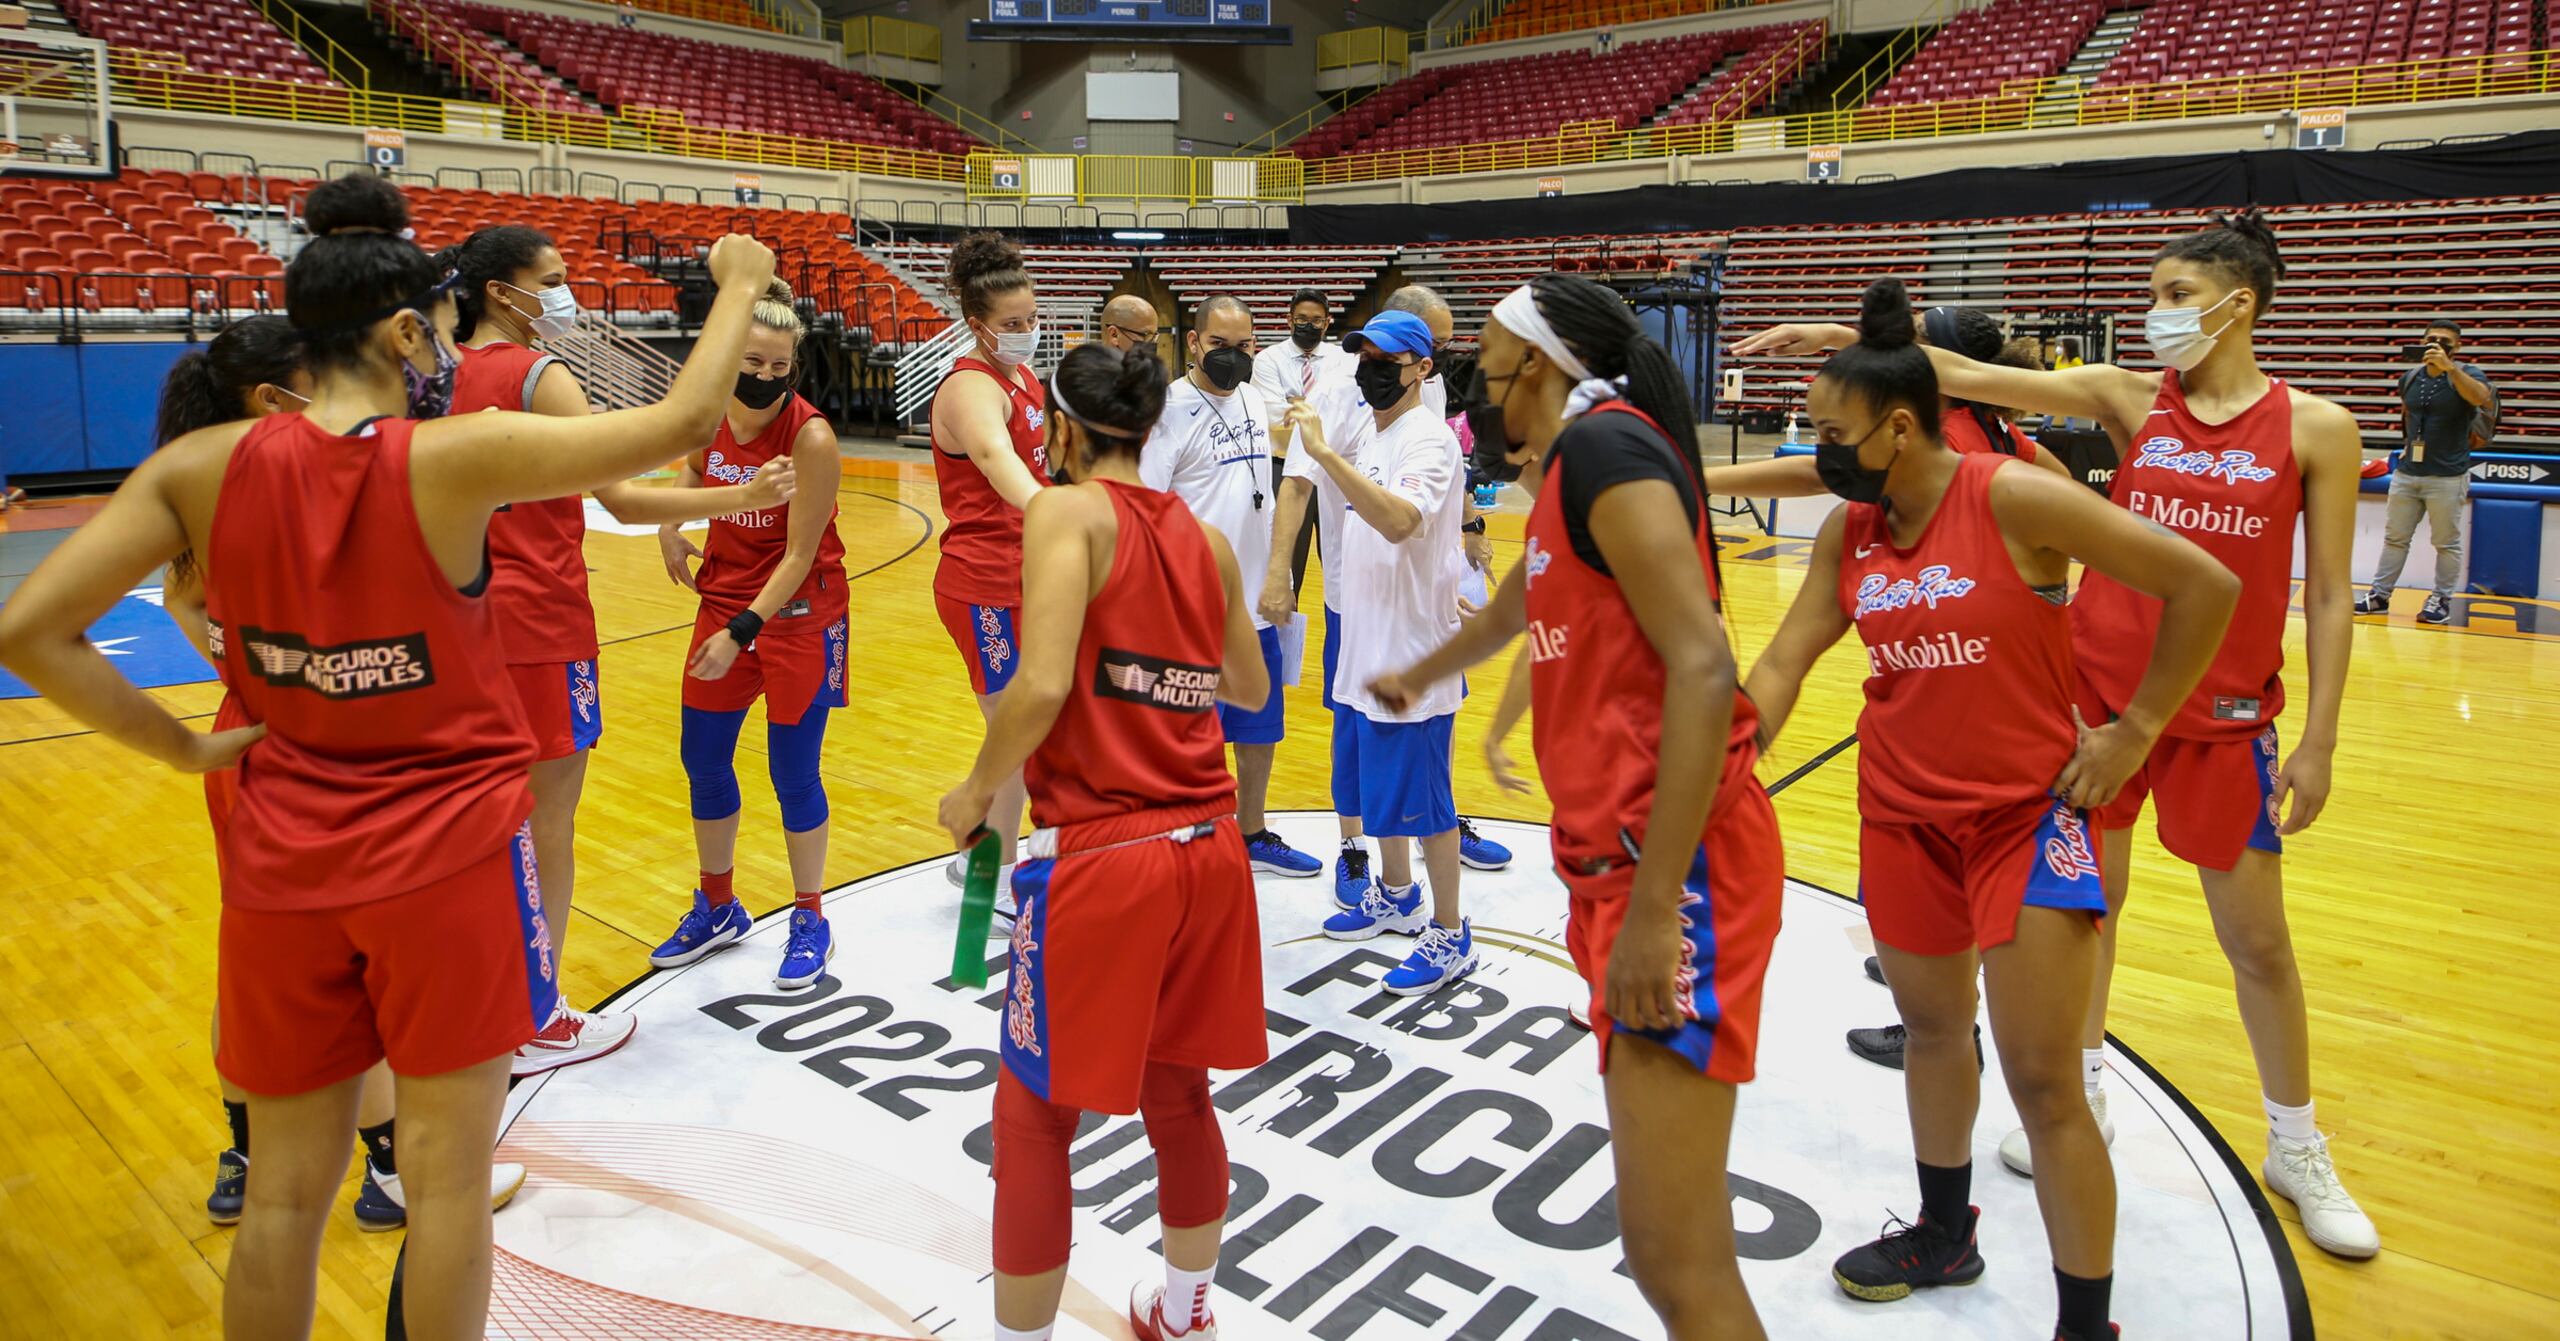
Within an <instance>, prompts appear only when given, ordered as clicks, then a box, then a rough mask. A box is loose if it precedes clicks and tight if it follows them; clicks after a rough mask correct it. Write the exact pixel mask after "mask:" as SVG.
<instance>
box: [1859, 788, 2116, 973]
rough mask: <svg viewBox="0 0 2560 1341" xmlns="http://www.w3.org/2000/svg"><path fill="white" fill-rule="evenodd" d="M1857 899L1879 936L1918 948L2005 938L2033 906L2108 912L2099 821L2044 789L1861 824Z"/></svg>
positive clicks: (1954, 948) (1936, 949)
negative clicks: (1960, 811)
mask: <svg viewBox="0 0 2560 1341" xmlns="http://www.w3.org/2000/svg"><path fill="white" fill-rule="evenodd" d="M1858 899H1859V901H1860V902H1862V903H1864V904H1866V906H1867V922H1868V925H1869V926H1870V927H1872V928H1873V929H1874V931H1875V937H1876V940H1877V941H1878V942H1879V943H1881V944H1885V945H1889V946H1892V947H1893V948H1894V949H1896V950H1900V951H1903V952H1904V953H1906V954H1915V955H1952V954H1962V953H1964V952H1965V951H1967V950H1972V949H1984V950H1988V949H1991V948H1992V947H1994V946H2000V945H2006V944H2008V943H2009V942H2010V941H2012V940H2014V939H2016V938H2017V935H2018V910H2019V909H2020V908H2023V907H2027V906H2029V905H2032V906H2035V907H2038V908H2066V909H2074V910H2077V911H2081V912H2086V913H2090V914H2093V915H2095V916H2097V917H2104V916H2106V913H2107V896H2106V893H2105V891H2104V890H2102V889H2101V888H2099V885H2098V832H2097V830H2096V828H2095V827H2094V826H2092V825H2091V824H2090V822H2089V817H2088V815H2087V813H2086V812H2085V811H2079V810H2074V809H2072V808H2071V807H2070V806H2067V805H2064V804H2063V803H2062V802H2060V801H2056V800H2053V799H2052V798H2050V797H2043V796H2039V797H2033V798H2030V799H2028V800H2025V801H2021V802H2019V803H2017V804H2016V805H2011V806H2005V807H2002V808H2000V809H1997V810H1992V811H1988V812H1985V813H1983V814H1981V815H1977V816H1968V817H1966V818H1965V819H1963V820H1959V821H1955V822H1951V823H1945V824H1886V823H1879V822H1877V821H1874V820H1868V821H1866V822H1864V823H1863V824H1861V825H1860V826H1859V827H1858Z"/></svg>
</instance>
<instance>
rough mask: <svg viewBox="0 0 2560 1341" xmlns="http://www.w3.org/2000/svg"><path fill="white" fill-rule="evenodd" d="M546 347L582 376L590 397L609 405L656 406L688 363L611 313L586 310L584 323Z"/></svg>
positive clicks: (582, 314)
mask: <svg viewBox="0 0 2560 1341" xmlns="http://www.w3.org/2000/svg"><path fill="white" fill-rule="evenodd" d="M542 347H543V348H544V349H545V350H547V351H549V352H550V353H553V354H557V355H559V356H560V358H561V360H562V361H563V362H565V363H567V364H568V365H569V369H570V371H572V372H575V373H576V374H577V375H578V381H579V383H580V385H582V386H584V387H586V389H587V399H588V400H589V401H591V402H593V403H595V404H596V405H598V406H601V407H602V408H604V409H608V410H628V409H634V408H636V407H638V406H642V405H655V404H656V403H658V402H659V401H662V400H665V399H666V398H667V393H668V392H669V391H672V390H673V389H674V388H675V384H676V372H677V370H678V369H679V368H681V367H683V365H682V364H680V363H678V362H676V361H675V360H674V359H672V358H669V357H667V356H666V354H665V353H663V352H661V351H660V350H659V349H658V348H657V347H656V346H654V345H652V344H650V343H649V342H648V341H646V340H643V339H641V338H639V337H638V336H635V335H632V334H631V333H629V332H627V331H625V330H623V329H622V328H621V327H618V326H616V325H614V324H613V322H612V321H610V320H609V319H607V318H604V317H602V316H599V315H597V314H595V313H593V312H584V311H582V312H580V313H579V314H578V324H577V326H576V327H574V328H572V329H571V330H569V331H568V332H567V333H565V334H563V335H561V336H559V337H558V338H556V339H551V340H545V341H543V343H542Z"/></svg>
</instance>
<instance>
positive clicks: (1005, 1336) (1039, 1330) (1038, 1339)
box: [996, 1322, 1058, 1341]
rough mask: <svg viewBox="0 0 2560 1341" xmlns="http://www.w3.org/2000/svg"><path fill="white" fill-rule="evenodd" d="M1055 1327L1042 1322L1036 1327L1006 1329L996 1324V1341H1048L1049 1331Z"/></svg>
mask: <svg viewBox="0 0 2560 1341" xmlns="http://www.w3.org/2000/svg"><path fill="white" fill-rule="evenodd" d="M1057 1325H1058V1324H1056V1323H1054V1322H1044V1323H1042V1324H1040V1325H1039V1326H1037V1327H1007V1326H1005V1325H1004V1324H1003V1323H997V1324H996V1341H1049V1329H1050V1328H1052V1327H1055V1326H1057Z"/></svg>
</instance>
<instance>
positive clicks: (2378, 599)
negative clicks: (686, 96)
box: [2356, 587, 2391, 615]
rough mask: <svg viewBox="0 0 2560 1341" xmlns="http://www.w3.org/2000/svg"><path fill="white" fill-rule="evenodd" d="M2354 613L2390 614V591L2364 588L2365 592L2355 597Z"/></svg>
mask: <svg viewBox="0 0 2560 1341" xmlns="http://www.w3.org/2000/svg"><path fill="white" fill-rule="evenodd" d="M2356 613H2357V614H2360V615H2387V614H2390V613H2391V593H2390V592H2387V591H2380V590H2376V589H2374V588H2371V587H2368V588H2366V589H2365V593H2364V594H2363V595H2362V596H2358V597H2357V598H2356Z"/></svg>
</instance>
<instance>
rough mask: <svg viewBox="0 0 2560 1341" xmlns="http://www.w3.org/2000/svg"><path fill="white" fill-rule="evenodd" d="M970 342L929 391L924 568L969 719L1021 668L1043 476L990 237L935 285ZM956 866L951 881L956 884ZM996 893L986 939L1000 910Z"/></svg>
mask: <svg viewBox="0 0 2560 1341" xmlns="http://www.w3.org/2000/svg"><path fill="white" fill-rule="evenodd" d="M943 282H944V284H945V286H946V287H947V288H948V289H949V291H950V293H951V297H952V299H953V300H954V301H956V302H958V303H959V304H960V315H961V317H962V319H963V320H965V321H967V322H968V323H969V333H970V334H971V335H973V336H976V337H977V344H976V345H975V346H974V347H973V348H972V349H971V350H970V351H969V353H967V354H965V355H962V356H961V358H960V359H959V360H958V361H957V362H955V363H953V364H952V365H951V371H950V373H948V374H947V375H945V376H944V377H943V379H942V385H941V386H940V387H938V388H936V389H935V390H934V393H933V410H932V426H933V478H934V482H935V483H936V484H937V485H939V486H940V488H941V493H942V520H943V531H942V562H941V563H940V564H939V565H938V566H937V567H935V569H934V570H933V608H934V609H935V611H937V612H938V613H940V614H941V616H942V626H943V627H944V628H945V629H948V630H950V632H951V641H952V644H953V645H954V646H956V647H958V648H959V649H960V659H961V660H962V661H963V662H966V663H967V664H968V667H969V687H970V689H972V690H973V691H975V692H976V693H977V696H978V711H979V712H980V713H981V714H983V715H984V716H985V717H986V718H987V720H989V721H993V720H995V712H996V703H997V700H998V698H999V697H1000V696H1001V695H1002V694H1003V693H1004V690H1005V686H1006V685H1008V684H1011V683H1012V682H1013V675H1014V671H1015V670H1016V669H1017V668H1018V667H1019V666H1020V665H1021V661H1022V654H1021V645H1020V642H1019V639H1018V638H1017V635H1016V626H1017V624H1018V623H1019V621H1020V619H1021V617H1022V512H1023V509H1024V508H1026V507H1028V506H1030V503H1031V496H1032V495H1033V494H1035V493H1037V492H1039V490H1040V486H1041V484H1042V482H1044V481H1045V480H1047V479H1048V478H1049V459H1048V449H1047V446H1046V443H1047V434H1046V431H1045V426H1046V424H1047V422H1048V397H1047V393H1046V392H1044V391H1043V390H1042V389H1041V386H1040V378H1039V375H1038V374H1036V373H1034V372H1032V371H1031V355H1032V353H1033V352H1034V351H1036V350H1037V349H1038V348H1039V347H1040V314H1039V310H1038V307H1037V304H1036V303H1035V301H1034V295H1033V293H1032V288H1031V274H1030V272H1029V271H1027V270H1024V269H1023V268H1022V251H1021V249H1020V248H1018V247H1016V246H1014V245H1013V244H1012V243H1010V242H1007V241H1005V240H1004V238H1002V237H1000V236H998V235H997V234H994V233H971V234H969V235H968V236H966V237H964V238H962V239H960V241H959V244H958V245H956V246H954V247H953V248H952V249H951V266H950V270H949V273H948V274H947V275H946V276H945V278H944V281H943ZM1022 803H1023V792H1022V781H1021V779H1019V778H1016V779H1013V780H1011V781H1008V782H1007V783H1005V784H1004V785H1003V786H1001V787H998V788H997V789H996V791H995V794H994V799H993V800H992V801H991V802H990V804H991V805H992V806H993V807H994V808H993V809H992V810H990V811H989V812H988V813H987V828H988V829H990V830H992V831H993V832H994V833H995V835H996V841H997V843H998V845H999V846H1000V847H1001V849H1002V850H1001V852H1000V853H999V854H998V855H999V861H1000V866H999V870H998V875H999V880H998V883H997V888H998V889H999V890H1003V889H1008V888H1010V886H1009V885H1008V884H1006V883H1004V881H1003V880H1002V878H1001V877H1003V876H1007V875H1010V874H1011V873H1012V870H1013V864H1014V859H1015V855H1016V852H1017V844H1016V841H1015V840H1016V838H1017V837H1018V836H1019V835H1020V834H1021V832H1022ZM959 873H960V863H958V862H954V863H953V864H952V867H951V876H952V879H953V881H954V882H957V881H958V880H959V878H960V874H959ZM1006 897H1007V896H1005V895H1002V894H999V895H998V900H999V901H998V903H997V913H998V917H997V919H996V930H998V931H1002V930H1003V929H1004V915H1005V914H1006V913H1008V912H1009V911H1010V908H1009V905H1008V904H1007V903H1006V902H1005V899H1006Z"/></svg>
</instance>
